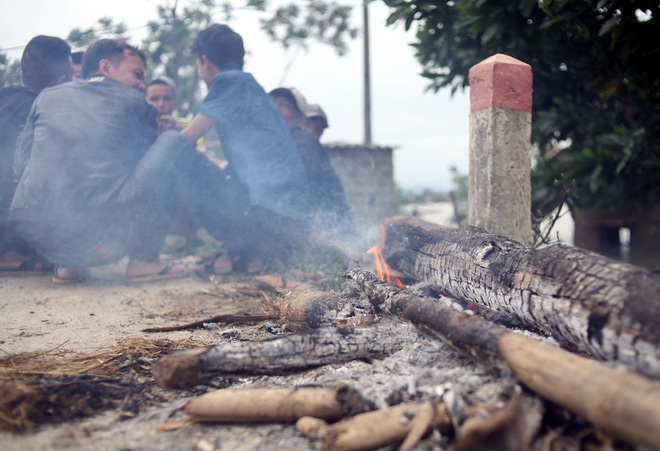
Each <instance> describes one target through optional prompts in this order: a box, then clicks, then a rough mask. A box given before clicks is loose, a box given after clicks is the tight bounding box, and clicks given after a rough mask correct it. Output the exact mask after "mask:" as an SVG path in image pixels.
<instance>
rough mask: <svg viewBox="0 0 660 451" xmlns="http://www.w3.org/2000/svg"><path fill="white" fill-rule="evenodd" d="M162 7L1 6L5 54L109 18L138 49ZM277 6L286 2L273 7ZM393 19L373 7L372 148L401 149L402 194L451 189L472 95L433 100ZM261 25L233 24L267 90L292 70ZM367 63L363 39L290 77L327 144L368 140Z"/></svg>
mask: <svg viewBox="0 0 660 451" xmlns="http://www.w3.org/2000/svg"><path fill="white" fill-rule="evenodd" d="M165 1H166V0H112V1H109V2H105V1H104V2H96V1H92V0H21V1H17V0H0V11H2V14H0V48H2V49H3V51H4V52H5V53H7V54H8V55H9V56H10V57H11V58H20V55H21V51H22V49H21V47H22V46H23V45H25V43H26V42H27V41H28V40H29V39H30V38H32V37H33V36H36V35H38V34H46V35H52V36H59V37H62V38H65V37H66V35H67V34H68V32H69V31H70V30H71V29H72V28H75V27H81V28H88V27H90V26H93V25H95V24H96V20H97V19H98V18H100V17H102V16H110V17H112V18H114V19H115V20H116V21H123V22H124V23H125V24H126V25H127V26H128V27H129V29H130V34H131V36H132V43H133V44H137V45H139V44H140V42H141V40H142V38H143V37H144V35H145V29H144V25H145V24H146V22H147V21H148V20H151V19H155V18H156V17H157V14H156V7H157V5H158V4H163V3H165ZM278 2H279V3H283V0H275V1H274V3H278ZM182 3H184V1H180V4H182ZM341 3H344V4H352V5H355V6H356V8H354V10H353V21H354V24H355V26H358V27H360V28H361V24H362V9H361V7H360V6H361V4H362V0H342V1H341ZM236 4H237V5H239V4H242V2H236ZM387 12H388V8H387V7H386V6H385V5H384V4H383V3H381V2H374V3H372V4H371V6H370V7H369V13H370V21H369V26H370V34H371V37H370V42H371V77H372V90H371V95H372V120H371V122H372V140H373V142H374V144H376V145H380V146H392V147H395V148H396V149H397V150H396V151H395V153H394V171H395V181H396V183H397V184H398V185H400V186H401V187H403V188H405V189H412V190H420V189H423V188H430V189H434V190H448V189H451V187H452V185H451V180H450V177H451V176H450V173H449V167H450V166H452V165H455V166H457V167H458V168H459V170H460V171H461V172H464V173H467V165H468V120H469V117H468V115H469V102H468V92H467V91H466V92H465V93H457V94H456V95H455V96H454V97H453V98H452V97H451V96H450V94H449V91H441V92H439V93H433V92H432V91H426V90H425V88H426V87H427V85H428V82H427V81H426V80H425V79H423V78H422V77H420V76H419V75H418V74H419V72H420V71H421V69H420V65H419V64H418V63H417V61H416V60H415V59H414V56H413V54H414V52H413V49H412V48H411V47H410V46H409V43H410V42H412V41H413V38H414V35H413V33H412V31H410V32H405V31H404V30H403V27H402V26H401V25H397V26H395V27H385V18H386V17H387ZM257 17H258V16H257V15H256V14H255V13H252V12H244V13H240V14H238V15H237V19H236V20H235V21H232V22H230V23H229V25H230V26H232V28H234V30H236V31H237V32H238V33H240V34H241V35H242V36H243V39H244V41H245V47H246V50H247V52H248V57H247V59H246V65H245V70H246V71H247V72H251V73H252V74H253V75H254V76H255V77H256V79H257V80H258V81H259V82H260V83H261V84H262V86H263V87H264V88H265V89H266V90H267V91H269V90H271V89H273V88H276V87H278V86H279V85H280V82H281V80H282V77H283V74H284V68H285V61H286V60H287V58H290V57H291V56H292V55H291V53H288V54H285V53H284V51H283V50H282V49H281V48H280V47H279V46H277V45H275V44H272V43H269V42H268V40H267V38H266V36H265V34H263V33H262V32H261V31H259V30H258V28H257V22H256V20H257ZM218 20H221V18H220V17H218ZM13 48H16V49H14V50H12V49H13ZM362 57H363V56H362V35H361V34H360V36H359V38H358V39H356V40H354V41H352V42H351V44H350V50H349V52H348V54H347V55H345V56H343V57H338V56H336V54H335V53H334V51H333V50H331V49H330V48H329V47H326V46H323V45H320V44H312V45H311V46H310V49H309V51H308V52H306V53H305V52H300V53H299V54H298V55H297V57H296V58H295V61H294V63H293V65H292V66H291V68H290V69H289V71H288V72H287V74H286V78H285V80H284V83H283V85H284V86H294V87H296V88H297V89H298V90H300V91H301V92H302V93H303V94H304V95H305V96H306V97H307V100H308V101H309V102H310V103H318V104H320V105H321V106H322V107H323V109H324V110H325V111H326V113H327V115H328V119H329V122H330V128H329V129H328V130H326V132H325V134H324V135H323V137H322V141H324V142H343V143H350V144H355V143H361V142H362V141H363V138H364V128H363V124H364V120H363V107H362V104H363V95H364V94H363V92H364V91H363V63H362V61H363V59H362Z"/></svg>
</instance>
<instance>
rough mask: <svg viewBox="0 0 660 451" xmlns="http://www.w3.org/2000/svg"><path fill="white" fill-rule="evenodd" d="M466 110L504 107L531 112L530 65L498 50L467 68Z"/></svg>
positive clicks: (474, 110)
mask: <svg viewBox="0 0 660 451" xmlns="http://www.w3.org/2000/svg"><path fill="white" fill-rule="evenodd" d="M469 77H470V111H471V112H473V113H474V112H476V111H480V110H483V109H485V108H493V107H497V108H508V109H510V110H519V111H525V112H528V113H531V112H532V68H531V66H530V65H529V64H527V63H523V62H522V61H518V60H517V59H515V58H512V57H510V56H507V55H503V54H501V53H498V54H496V55H493V56H491V57H490V58H487V59H485V60H483V61H482V62H480V63H479V64H476V65H474V66H472V68H471V69H470V74H469Z"/></svg>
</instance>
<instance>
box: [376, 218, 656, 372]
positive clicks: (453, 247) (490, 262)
mask: <svg viewBox="0 0 660 451" xmlns="http://www.w3.org/2000/svg"><path fill="white" fill-rule="evenodd" d="M383 239H384V241H383V243H384V246H383V247H384V249H383V254H384V256H385V258H386V260H387V263H388V264H389V265H390V266H391V267H392V268H393V269H395V270H397V271H400V272H402V273H404V274H406V275H407V276H409V277H411V278H413V279H415V280H417V281H424V282H425V283H429V284H431V285H432V286H433V288H434V289H436V290H438V291H439V292H442V293H443V294H446V295H448V296H450V297H453V298H456V299H460V300H463V301H469V302H473V303H475V304H478V305H480V306H483V307H486V308H488V309H490V310H493V311H503V312H506V313H507V314H510V315H514V316H515V317H516V318H518V319H519V320H520V321H521V322H522V323H523V324H525V325H526V326H528V327H532V328H535V329H537V330H541V331H542V332H544V333H546V334H548V335H549V336H552V337H554V338H555V339H557V340H558V341H559V342H560V343H563V344H570V345H572V346H573V347H576V348H578V349H580V350H582V351H584V352H587V353H589V354H590V355H592V356H594V357H595V358H598V359H601V360H608V361H616V362H621V363H623V364H624V365H626V366H628V367H629V368H631V369H633V370H636V371H640V372H642V373H644V374H646V375H649V376H653V377H660V346H659V345H660V327H659V326H660V275H658V274H656V273H654V272H652V271H651V270H650V269H648V268H643V267H639V266H635V265H630V264H625V263H621V262H617V261H614V260H611V259H608V258H606V257H603V256H601V255H599V254H596V253H593V252H589V251H586V250H583V249H579V248H575V247H570V246H565V245H553V246H549V247H546V248H543V249H539V250H537V249H531V248H527V247H524V246H522V245H521V244H519V243H517V242H515V241H512V240H509V239H508V238H506V237H503V236H499V235H492V234H489V233H488V232H486V231H485V230H483V229H480V228H476V227H464V228H461V229H453V228H446V227H441V226H438V225H436V224H431V223H428V222H425V221H422V220H418V219H414V218H395V219H391V220H389V221H388V223H387V224H386V226H385V236H384V237H383Z"/></svg>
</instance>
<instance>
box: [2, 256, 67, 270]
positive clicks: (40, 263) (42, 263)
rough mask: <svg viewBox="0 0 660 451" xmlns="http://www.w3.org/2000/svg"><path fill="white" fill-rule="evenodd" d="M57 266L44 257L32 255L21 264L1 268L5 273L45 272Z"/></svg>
mask: <svg viewBox="0 0 660 451" xmlns="http://www.w3.org/2000/svg"><path fill="white" fill-rule="evenodd" d="M54 268H55V266H54V265H53V264H52V263H50V262H49V261H47V260H44V259H43V258H41V257H39V256H36V255H32V256H30V257H27V258H26V259H24V260H23V261H22V262H21V264H20V265H19V266H17V267H15V268H0V273H3V274H43V273H48V272H50V271H53V269H54Z"/></svg>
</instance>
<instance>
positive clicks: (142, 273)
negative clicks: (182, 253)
mask: <svg viewBox="0 0 660 451" xmlns="http://www.w3.org/2000/svg"><path fill="white" fill-rule="evenodd" d="M187 275H190V268H189V267H188V266H187V265H186V264H184V263H183V262H180V261H175V260H161V259H156V260H151V261H144V260H131V261H130V262H129V263H128V266H127V267H126V278H127V279H129V280H135V281H148V280H161V279H176V278H178V277H185V276H187Z"/></svg>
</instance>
